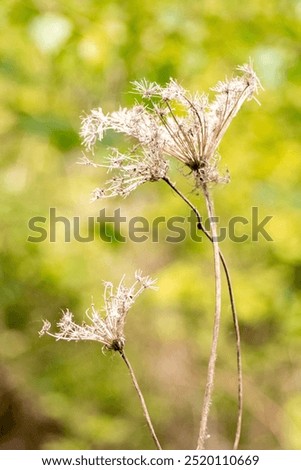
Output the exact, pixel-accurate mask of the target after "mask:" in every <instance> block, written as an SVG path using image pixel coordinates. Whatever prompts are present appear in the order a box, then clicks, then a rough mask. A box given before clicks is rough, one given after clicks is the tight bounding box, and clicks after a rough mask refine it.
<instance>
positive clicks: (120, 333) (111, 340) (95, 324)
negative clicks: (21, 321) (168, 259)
mask: <svg viewBox="0 0 301 470" xmlns="http://www.w3.org/2000/svg"><path fill="white" fill-rule="evenodd" d="M148 288H153V289H154V288H155V281H154V280H152V279H151V278H150V277H149V276H143V275H142V272H141V271H137V272H136V273H135V282H134V283H133V284H132V286H131V287H126V285H125V283H124V277H123V278H122V279H121V281H120V283H119V285H118V286H117V288H116V289H114V286H113V284H112V283H111V282H104V308H103V311H104V312H105V314H104V315H101V314H100V313H99V312H98V311H97V310H96V308H95V306H94V305H93V304H92V305H91V307H90V309H88V310H87V311H86V317H87V319H88V323H86V322H83V323H82V324H81V325H79V324H77V323H76V322H75V321H74V316H73V314H72V313H71V312H70V310H68V309H67V310H66V311H65V312H63V316H62V318H61V319H60V321H59V322H58V323H57V327H58V331H57V332H55V333H51V331H50V328H51V323H50V322H49V321H48V320H44V322H43V327H42V329H41V331H40V332H39V335H40V336H43V335H44V334H47V335H49V336H53V337H54V338H56V339H57V340H65V341H80V340H84V341H85V340H87V341H98V342H100V343H102V344H103V346H104V348H105V349H108V350H114V351H122V350H123V347H124V344H125V335H124V326H125V320H126V316H127V313H128V311H129V310H130V308H131V307H132V305H133V304H134V303H135V300H136V299H137V297H138V296H139V295H140V294H141V293H142V292H143V291H144V290H145V289H148Z"/></svg>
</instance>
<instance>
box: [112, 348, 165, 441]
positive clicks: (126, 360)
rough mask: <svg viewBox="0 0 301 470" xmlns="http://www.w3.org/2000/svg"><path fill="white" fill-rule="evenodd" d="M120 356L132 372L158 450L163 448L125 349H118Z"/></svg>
mask: <svg viewBox="0 0 301 470" xmlns="http://www.w3.org/2000/svg"><path fill="white" fill-rule="evenodd" d="M118 352H119V354H120V356H121V357H122V359H123V360H124V362H125V364H126V366H127V368H128V370H129V372H130V376H131V379H132V382H133V384H134V387H135V390H136V392H137V394H138V396H139V399H140V403H141V406H142V409H143V414H144V417H145V419H146V422H147V425H148V427H149V430H150V433H151V435H152V438H153V440H154V442H155V444H156V447H157V449H158V450H162V447H161V445H160V442H159V440H158V438H157V436H156V433H155V430H154V427H153V425H152V421H151V418H150V415H149V412H148V410H147V406H146V403H145V400H144V397H143V395H142V392H141V390H140V387H139V385H138V382H137V379H136V376H135V373H134V370H133V368H132V366H131V363H130V362H129V360H128V358H127V357H126V355H125V352H124V351H123V350H119V351H118Z"/></svg>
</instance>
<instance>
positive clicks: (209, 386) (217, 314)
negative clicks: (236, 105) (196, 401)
mask: <svg viewBox="0 0 301 470" xmlns="http://www.w3.org/2000/svg"><path fill="white" fill-rule="evenodd" d="M203 192H204V196H205V201H206V207H207V212H208V217H209V220H210V228H211V237H212V245H213V257H214V279H215V311H214V320H213V335H212V344H211V351H210V357H209V363H208V370H207V381H206V386H205V393H204V400H203V407H202V414H201V421H200V430H199V437H198V444H197V450H200V449H204V448H205V442H206V439H207V425H208V417H209V411H210V405H211V402H212V393H213V386H214V376H215V365H216V357H217V345H218V337H219V330H220V323H221V293H222V288H221V266H220V256H219V246H218V241H217V229H216V223H215V220H214V205H213V201H212V199H211V197H210V194H209V191H208V188H207V185H206V184H203Z"/></svg>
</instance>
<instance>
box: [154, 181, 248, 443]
mask: <svg viewBox="0 0 301 470" xmlns="http://www.w3.org/2000/svg"><path fill="white" fill-rule="evenodd" d="M163 179H164V181H165V182H166V183H167V184H168V185H169V186H170V187H171V189H172V190H173V191H175V193H176V194H178V196H180V198H181V199H182V200H183V201H184V202H185V203H186V204H187V205H188V206H189V207H190V209H191V210H192V211H193V212H194V213H195V215H196V218H197V224H198V228H199V229H200V230H202V232H203V233H204V234H205V235H206V237H207V238H208V239H209V240H210V241H211V242H212V237H211V235H210V233H209V232H208V231H207V230H206V229H205V227H204V225H203V223H202V216H201V214H200V213H199V211H198V209H197V208H196V207H195V206H194V205H193V204H192V202H191V201H190V200H189V199H188V198H187V197H186V196H185V195H184V194H183V193H182V192H181V191H180V190H179V189H178V188H177V187H176V186H175V185H174V184H173V183H172V182H171V181H170V179H169V178H168V177H165V178H163ZM219 257H220V260H221V262H222V265H223V269H224V272H225V276H226V280H227V287H228V292H229V298H230V305H231V311H232V319H233V325H234V330H235V337H236V363H237V376H238V379H237V400H238V412H237V423H236V431H235V439H234V444H233V449H234V450H236V449H237V448H238V445H239V440H240V435H241V424H242V410H243V378H242V358H241V341H240V331H239V322H238V315H237V312H236V305H235V299H234V292H233V287H232V281H231V277H230V272H229V268H228V266H227V263H226V260H225V257H224V255H223V253H222V251H221V250H219Z"/></svg>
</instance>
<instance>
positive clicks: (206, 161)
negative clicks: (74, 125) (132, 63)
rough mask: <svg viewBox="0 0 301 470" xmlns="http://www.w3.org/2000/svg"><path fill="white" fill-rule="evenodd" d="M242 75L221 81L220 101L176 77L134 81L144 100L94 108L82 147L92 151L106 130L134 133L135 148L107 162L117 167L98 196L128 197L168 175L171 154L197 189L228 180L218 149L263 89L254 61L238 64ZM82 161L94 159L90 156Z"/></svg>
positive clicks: (84, 129) (110, 168) (86, 119)
mask: <svg viewBox="0 0 301 470" xmlns="http://www.w3.org/2000/svg"><path fill="white" fill-rule="evenodd" d="M237 69H238V71H239V72H240V75H239V76H236V77H233V78H232V79H231V80H227V81H225V82H219V83H218V84H217V85H216V86H215V87H214V88H212V90H213V91H215V93H216V95H215V99H214V100H213V101H212V102H210V101H209V97H208V95H206V94H199V93H195V94H191V93H190V92H188V91H187V90H185V89H184V88H183V87H182V86H181V85H180V84H179V83H177V82H176V81H175V80H173V79H170V81H169V82H168V83H167V84H166V85H165V86H160V85H159V84H157V83H154V82H147V81H146V80H141V81H137V82H134V83H133V86H134V91H135V92H136V93H138V94H140V95H141V97H142V100H143V101H144V102H145V104H138V105H135V106H134V107H133V108H131V109H127V108H122V109H120V110H119V111H116V112H113V113H111V114H107V115H105V114H104V113H103V111H102V109H101V108H98V109H93V110H92V111H91V113H90V115H88V116H85V117H84V118H83V120H82V129H81V137H82V141H83V145H84V146H85V147H86V149H87V150H88V151H92V152H93V149H94V146H95V144H96V142H97V141H101V140H102V139H103V136H104V133H105V132H106V131H108V130H113V131H115V132H118V133H123V134H125V135H127V136H130V137H132V138H133V140H134V141H135V146H134V147H133V148H132V149H131V150H130V151H129V152H128V153H127V154H121V153H119V152H118V151H117V150H114V151H113V154H112V155H111V156H110V158H109V159H108V162H107V164H104V165H97V164H94V163H93V162H92V164H93V165H94V166H104V167H106V168H107V169H108V171H113V170H115V171H116V170H117V175H116V176H113V178H112V179H110V180H109V181H108V182H107V183H106V185H105V187H104V188H102V189H99V188H97V190H96V191H95V192H94V195H93V198H94V199H96V198H99V197H111V196H115V195H120V196H127V195H128V194H129V193H130V192H131V191H133V190H134V189H136V188H137V187H138V186H139V185H140V184H143V183H145V182H147V181H158V180H160V179H164V178H165V177H166V175H167V171H168V167H169V165H168V158H169V157H171V158H175V159H177V160H178V161H180V162H181V163H183V164H184V165H185V166H187V167H188V168H189V169H190V170H191V172H192V173H193V175H194V177H195V184H196V187H200V186H203V185H204V184H207V183H225V182H227V181H228V179H229V177H228V174H226V175H220V174H219V171H218V168H217V164H218V161H219V154H218V147H219V144H220V142H221V139H222V137H223V135H224V134H225V132H226V130H227V129H228V127H229V125H230V123H231V121H232V119H233V118H234V116H235V115H236V114H237V112H238V111H239V109H240V108H241V106H242V104H243V103H244V101H246V100H250V99H252V98H254V97H255V95H256V93H257V92H258V90H259V88H260V87H261V85H260V82H259V79H258V78H257V76H256V74H255V72H254V70H253V68H252V66H251V64H245V65H243V66H240V67H238V68H237ZM82 163H91V162H90V161H89V160H88V159H87V158H86V157H85V158H84V159H83V161H82Z"/></svg>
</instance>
